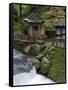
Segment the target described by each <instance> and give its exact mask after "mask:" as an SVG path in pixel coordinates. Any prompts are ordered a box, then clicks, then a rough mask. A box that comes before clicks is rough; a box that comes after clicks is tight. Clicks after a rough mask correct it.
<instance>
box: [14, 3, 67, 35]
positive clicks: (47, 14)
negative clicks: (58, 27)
mask: <svg viewBox="0 0 68 90" xmlns="http://www.w3.org/2000/svg"><path fill="white" fill-rule="evenodd" d="M13 7H14V8H13V16H14V19H13V20H14V21H13V22H14V31H19V30H20V31H22V32H24V33H25V34H26V33H27V26H26V25H25V23H24V19H25V18H26V17H27V16H29V15H30V14H31V13H32V12H35V11H38V12H39V13H40V14H41V16H43V18H44V20H45V21H48V23H47V22H46V24H45V29H46V30H49V31H51V30H54V28H53V20H54V19H55V15H54V14H56V12H57V11H59V10H61V11H65V7H59V6H58V7H56V6H54V7H53V6H41V5H22V4H13ZM50 35H51V34H50Z"/></svg>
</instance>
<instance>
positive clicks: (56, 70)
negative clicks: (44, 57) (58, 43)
mask: <svg viewBox="0 0 68 90" xmlns="http://www.w3.org/2000/svg"><path fill="white" fill-rule="evenodd" d="M51 59H52V60H51V61H52V67H51V68H50V69H49V72H48V77H49V78H51V79H53V80H54V81H56V82H58V83H63V82H65V49H63V48H55V52H54V54H53V56H52V58H51Z"/></svg>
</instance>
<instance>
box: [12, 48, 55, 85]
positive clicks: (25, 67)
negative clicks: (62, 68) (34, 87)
mask: <svg viewBox="0 0 68 90" xmlns="http://www.w3.org/2000/svg"><path fill="white" fill-rule="evenodd" d="M13 60H14V61H13V63H14V64H13V74H14V75H13V84H14V85H30V84H48V83H55V82H53V81H52V80H50V79H48V78H46V77H45V76H43V75H40V74H37V72H36V69H35V67H34V66H33V65H32V61H31V58H30V57H28V56H27V55H25V54H22V53H21V52H20V51H18V50H16V49H13Z"/></svg>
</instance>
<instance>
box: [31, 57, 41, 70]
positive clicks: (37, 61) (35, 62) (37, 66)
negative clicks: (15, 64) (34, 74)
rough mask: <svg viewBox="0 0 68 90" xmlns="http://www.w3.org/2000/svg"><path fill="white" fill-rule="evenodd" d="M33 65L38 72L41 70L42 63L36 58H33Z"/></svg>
mask: <svg viewBox="0 0 68 90" xmlns="http://www.w3.org/2000/svg"><path fill="white" fill-rule="evenodd" d="M32 63H33V65H34V66H35V68H36V70H38V69H39V68H40V61H39V60H38V59H36V58H32Z"/></svg>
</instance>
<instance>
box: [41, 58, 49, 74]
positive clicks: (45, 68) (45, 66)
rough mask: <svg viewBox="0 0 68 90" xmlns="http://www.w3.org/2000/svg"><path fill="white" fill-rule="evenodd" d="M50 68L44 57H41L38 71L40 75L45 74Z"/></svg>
mask: <svg viewBox="0 0 68 90" xmlns="http://www.w3.org/2000/svg"><path fill="white" fill-rule="evenodd" d="M49 68H50V62H49V60H48V59H47V58H46V57H43V58H42V60H41V63H40V71H41V73H42V74H45V75H46V74H47V73H48V71H49Z"/></svg>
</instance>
